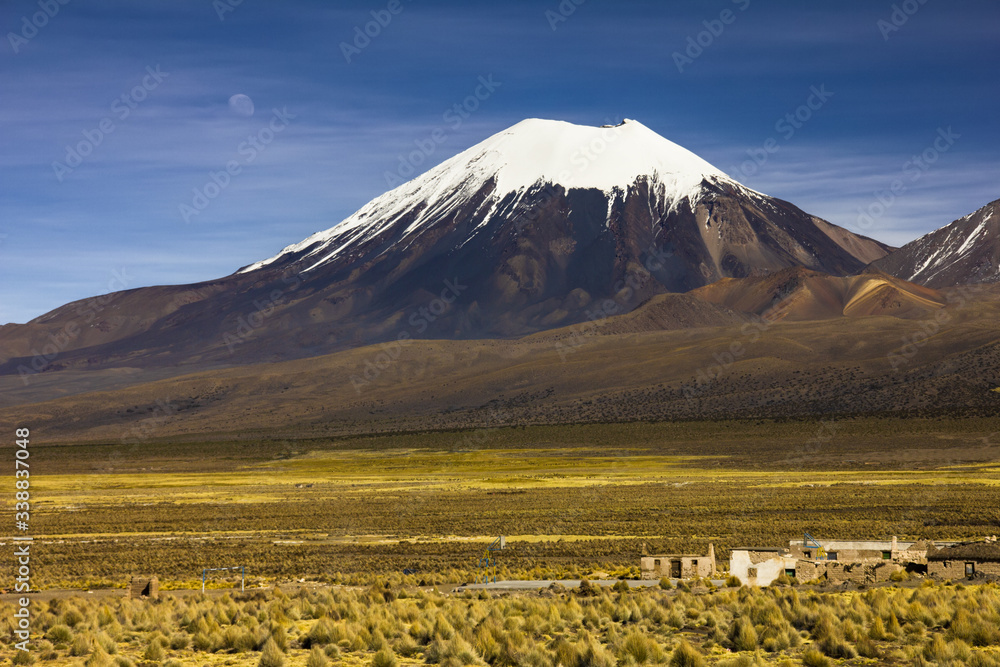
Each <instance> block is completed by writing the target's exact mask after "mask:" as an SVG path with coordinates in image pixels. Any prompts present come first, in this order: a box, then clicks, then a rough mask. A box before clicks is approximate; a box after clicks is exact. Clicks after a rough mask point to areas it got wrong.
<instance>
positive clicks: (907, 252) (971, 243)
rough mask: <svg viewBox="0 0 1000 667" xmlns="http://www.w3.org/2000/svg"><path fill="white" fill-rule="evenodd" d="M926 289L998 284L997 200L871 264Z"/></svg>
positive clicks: (999, 214)
mask: <svg viewBox="0 0 1000 667" xmlns="http://www.w3.org/2000/svg"><path fill="white" fill-rule="evenodd" d="M873 266H875V267H876V268H878V269H880V270H882V271H885V272H886V273H889V274H892V275H894V276H897V277H899V278H903V279H904V280H909V281H911V282H915V283H919V284H921V285H927V286H928V287H938V288H940V287H950V286H954V285H970V284H975V283H995V282H1000V199H998V200H996V201H994V202H990V203H989V204H987V205H986V206H984V207H982V208H981V209H979V210H978V211H976V212H975V213H971V214H969V215H967V216H965V217H964V218H960V219H958V220H956V221H955V222H953V223H951V224H950V225H947V226H945V227H942V228H941V229H938V230H937V231H934V232H931V233H930V234H927V235H926V236H922V237H920V238H919V239H917V240H916V241H913V242H911V243H907V244H906V245H905V246H903V247H902V248H900V249H899V250H896V251H895V252H893V253H892V254H890V255H888V256H886V257H884V258H882V259H878V260H876V261H875V262H874V263H873Z"/></svg>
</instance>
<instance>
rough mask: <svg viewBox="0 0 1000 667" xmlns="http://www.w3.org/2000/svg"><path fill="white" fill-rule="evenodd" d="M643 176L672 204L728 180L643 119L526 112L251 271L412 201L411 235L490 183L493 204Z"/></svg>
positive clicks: (324, 245)
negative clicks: (537, 191)
mask: <svg viewBox="0 0 1000 667" xmlns="http://www.w3.org/2000/svg"><path fill="white" fill-rule="evenodd" d="M640 177H649V178H651V179H653V180H655V181H656V182H657V183H658V185H659V189H660V192H661V196H662V197H663V199H664V200H665V201H666V202H667V204H668V205H669V206H671V207H672V206H676V205H677V204H678V203H679V202H681V201H683V200H684V199H687V200H688V201H692V202H693V201H694V200H695V198H696V197H697V195H698V193H699V191H700V187H701V184H702V182H703V181H704V180H706V179H708V180H714V181H728V182H733V181H732V179H730V178H729V177H728V176H726V174H725V173H723V172H722V171H721V170H719V169H717V168H716V167H714V166H712V165H711V164H709V163H708V162H706V161H705V160H703V159H702V158H700V157H698V156H697V155H695V154H694V153H692V152H691V151H689V150H687V149H685V148H683V147H681V146H678V145H677V144H675V143H673V142H671V141H668V140H667V139H664V138H663V137H661V136H660V135H658V134H657V133H655V132H653V131H652V130H650V129H649V128H647V127H646V126H645V125H643V124H642V123H640V122H638V121H634V120H625V121H624V122H623V123H621V124H620V125H616V126H602V127H590V126H583V125H574V124H573V123H567V122H564V121H555V120H541V119H528V120H524V121H521V122H520V123H518V124H517V125H514V126H513V127H511V128H509V129H507V130H504V131H502V132H499V133H498V134H495V135H493V136H492V137H490V138H488V139H486V140H485V141H483V142H481V143H479V144H476V145H475V146H473V147H472V148H469V149H468V150H466V151H463V152H462V153H459V154H458V155H456V156H455V157H452V158H450V159H448V160H446V161H444V162H442V163H441V164H440V165H438V166H437V167H434V168H433V169H430V170H429V171H427V172H426V173H424V174H422V175H421V176H418V177H416V178H414V179H413V180H411V181H409V182H407V183H404V184H403V185H400V186H399V187H397V188H395V189H393V190H391V191H389V192H387V193H385V194H384V195H382V196H380V197H377V198H376V199H374V200H372V201H371V202H369V203H368V204H366V205H365V206H364V207H363V208H361V209H360V210H359V211H357V212H356V213H354V214H353V215H352V216H350V217H349V218H347V219H346V220H344V221H343V222H341V223H340V224H338V225H336V226H335V227H332V228H330V229H328V230H325V231H322V232H318V233H316V234H313V235H312V236H310V237H309V238H307V239H305V240H304V241H302V242H300V243H296V244H294V245H291V246H288V247H287V248H285V249H284V250H282V251H281V252H280V253H278V254H277V255H275V256H274V257H272V258H270V259H267V260H264V261H261V262H257V263H256V264H251V265H250V266H247V267H245V268H243V269H241V270H240V271H239V272H240V273H247V272H250V271H254V270H256V269H259V268H261V267H264V266H267V265H268V264H271V263H273V262H274V261H275V260H277V259H278V258H280V257H282V256H284V255H287V254H290V253H297V252H302V251H304V250H307V249H309V248H310V247H312V246H316V247H315V248H314V249H313V250H312V251H311V252H310V253H309V254H308V255H307V257H308V258H311V259H312V260H313V262H312V264H311V265H310V266H309V267H307V268H306V270H309V269H311V268H315V267H316V266H319V265H321V264H324V263H326V262H328V261H330V260H332V259H334V258H335V257H337V256H338V255H339V254H341V253H342V252H344V251H346V250H348V249H349V248H350V247H351V246H352V245H353V244H355V243H359V242H363V241H365V240H367V239H369V238H372V237H374V236H376V235H377V234H379V233H380V232H381V231H382V230H384V229H385V228H386V227H387V226H389V225H391V224H392V223H393V222H394V221H396V220H399V219H400V218H402V217H403V216H404V215H405V214H406V213H408V212H410V211H413V210H414V209H416V208H418V207H419V208H420V209H421V213H420V215H419V216H417V218H416V219H415V220H414V221H413V222H412V223H411V224H410V225H409V227H408V228H407V229H406V232H405V234H406V235H408V234H412V233H414V232H417V231H419V230H420V229H421V227H422V223H423V222H424V221H426V220H430V219H434V218H438V217H440V216H442V215H447V214H448V213H449V211H451V210H453V209H454V208H456V207H457V206H459V205H461V204H462V203H463V202H465V201H467V200H468V198H469V197H471V196H472V195H474V194H476V193H477V192H480V191H482V190H483V188H484V187H486V186H487V185H488V184H490V183H493V184H494V187H493V190H492V193H491V194H490V196H489V197H487V198H486V201H485V202H484V203H483V207H484V208H486V207H491V209H490V210H488V211H487V217H488V216H489V214H490V213H491V212H492V209H493V208H495V207H496V205H497V204H498V203H499V202H500V201H501V200H502V199H504V198H505V197H506V196H507V195H510V194H512V193H514V194H521V195H523V194H524V193H526V192H528V191H529V190H530V189H532V188H533V187H534V186H543V185H545V184H554V185H560V186H562V187H563V188H564V189H566V190H572V189H598V190H602V191H603V192H605V193H607V194H609V195H611V194H612V193H613V192H614V191H616V190H617V191H620V192H621V193H622V194H624V193H625V192H627V191H628V188H629V186H630V185H632V184H633V183H635V182H636V180H637V179H639V178H640Z"/></svg>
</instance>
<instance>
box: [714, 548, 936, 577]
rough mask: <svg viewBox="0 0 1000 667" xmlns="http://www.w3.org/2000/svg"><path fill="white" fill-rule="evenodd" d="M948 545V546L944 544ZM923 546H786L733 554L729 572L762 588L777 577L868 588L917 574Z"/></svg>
mask: <svg viewBox="0 0 1000 667" xmlns="http://www.w3.org/2000/svg"><path fill="white" fill-rule="evenodd" d="M949 544H950V543H949ZM930 547H931V544H930V543H928V542H923V541H918V542H900V541H899V540H897V539H896V538H895V537H893V538H892V539H891V540H816V539H809V540H806V539H801V540H789V543H788V548H787V549H782V548H747V549H736V550H734V551H733V552H732V555H731V556H730V561H729V571H730V573H731V574H732V575H733V576H735V577H736V578H737V579H739V580H740V582H742V583H743V584H745V585H748V586H767V585H768V584H771V583H773V582H774V580H775V579H777V578H778V577H779V576H781V575H782V574H787V575H788V576H789V577H795V578H796V579H797V580H798V581H799V582H806V581H813V580H815V579H826V580H829V581H835V582H851V583H855V584H872V583H877V582H882V581H889V580H890V579H891V577H892V575H893V574H895V573H898V572H901V571H903V570H908V571H917V572H923V571H926V567H927V553H928V549H929V548H930Z"/></svg>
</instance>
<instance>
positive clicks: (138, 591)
mask: <svg viewBox="0 0 1000 667" xmlns="http://www.w3.org/2000/svg"><path fill="white" fill-rule="evenodd" d="M128 596H129V597H130V598H134V599H138V598H151V599H153V600H157V599H159V597H160V580H159V579H157V578H156V577H149V576H136V575H133V576H132V580H131V581H130V582H129V586H128Z"/></svg>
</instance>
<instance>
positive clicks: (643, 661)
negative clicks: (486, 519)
mask: <svg viewBox="0 0 1000 667" xmlns="http://www.w3.org/2000/svg"><path fill="white" fill-rule="evenodd" d="M289 590H290V591H291V594H289V593H286V592H284V591H283V590H282V589H280V588H276V589H273V590H266V591H265V590H258V591H248V592H247V593H244V594H226V595H221V596H220V595H202V594H193V595H187V596H174V595H170V594H165V595H163V596H162V597H161V599H160V600H157V601H149V600H130V599H126V598H124V597H117V598H114V599H94V598H93V597H91V598H86V597H82V596H76V597H69V598H56V599H53V600H51V601H50V602H48V603H46V604H42V605H38V606H37V608H36V609H35V617H34V619H33V623H34V626H33V627H34V630H35V632H36V633H37V637H36V639H35V640H34V641H33V643H32V648H33V651H32V652H31V653H28V654H23V653H21V652H15V651H14V650H13V648H12V641H13V628H12V624H11V621H10V620H8V619H10V618H11V615H12V613H13V611H14V609H13V606H12V605H10V604H5V605H0V619H3V620H0V639H2V641H3V642H4V643H5V646H4V652H5V653H6V654H7V656H9V657H12V658H14V664H29V663H31V662H33V661H37V662H41V663H45V664H52V665H85V666H86V667H130V666H140V665H165V666H166V667H179V666H181V665H190V664H197V665H212V666H215V665H236V666H247V667H249V666H253V665H259V666H260V667H282V666H283V665H289V666H291V665H307V666H308V667H323V666H325V665H331V664H343V665H358V666H361V665H365V666H367V665H372V666H374V667H401V666H402V665H417V664H431V665H442V666H443V667H459V666H461V665H477V666H485V665H490V666H492V667H503V666H513V665H530V666H532V667H557V666H560V665H561V666H563V667H614V666H616V665H618V666H623V667H624V666H628V667H631V666H633V665H661V664H662V665H670V666H671V667H673V666H678V667H682V666H690V667H700V666H707V665H719V666H722V667H750V666H753V665H781V666H787V665H803V664H804V665H809V666H812V667H826V666H830V665H833V664H847V665H865V664H868V665H873V664H880V665H917V666H920V667H924V666H926V667H931V666H934V665H936V666H941V667H944V666H947V667H959V666H964V665H967V666H970V667H997V666H998V665H1000V646H998V645H1000V588H998V587H997V586H996V585H995V584H986V585H975V586H965V585H952V584H951V583H950V582H945V583H932V582H929V581H928V582H924V583H923V584H922V585H920V586H919V587H915V588H913V587H911V588H895V587H879V588H875V589H871V590H864V591H857V592H850V593H843V592H836V593H833V592H822V591H815V590H813V591H806V590H798V589H795V588H791V587H788V586H784V585H778V586H772V587H768V588H766V589H759V588H755V589H750V588H745V587H744V588H735V587H734V588H722V589H716V588H715V587H714V586H712V585H711V584H710V583H708V584H707V585H706V583H705V582H697V583H696V584H695V586H694V588H693V589H692V588H691V587H690V586H688V585H686V584H685V585H684V586H683V587H681V589H679V590H678V589H673V588H672V587H671V585H670V584H669V583H668V582H663V583H662V584H661V587H658V588H651V589H645V590H629V589H628V587H627V586H622V585H616V586H615V587H614V588H613V589H609V588H602V587H599V586H592V585H590V584H589V583H586V582H585V583H584V585H583V586H581V588H580V589H574V590H567V589H564V588H561V587H557V586H553V587H551V588H549V589H547V590H544V591H542V592H540V593H531V594H525V593H521V594H491V593H488V592H485V591H481V592H471V591H470V592H466V593H461V594H451V595H447V594H442V593H439V592H438V591H437V590H426V589H418V588H413V587H408V586H399V585H387V584H386V583H379V584H376V585H373V586H371V587H367V588H344V587H324V588H318V589H317V588H313V589H306V588H300V589H298V590H294V589H289Z"/></svg>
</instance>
